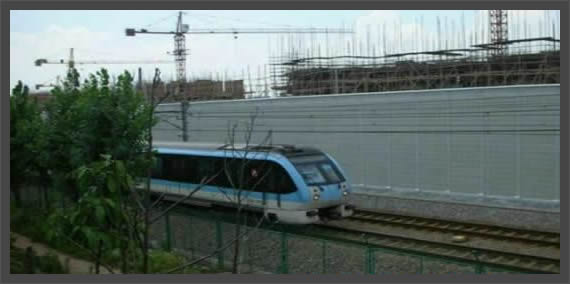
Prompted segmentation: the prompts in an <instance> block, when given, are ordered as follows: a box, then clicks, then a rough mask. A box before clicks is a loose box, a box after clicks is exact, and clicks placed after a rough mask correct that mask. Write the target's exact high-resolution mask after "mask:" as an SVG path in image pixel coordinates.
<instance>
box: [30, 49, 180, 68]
mask: <svg viewBox="0 0 570 284" xmlns="http://www.w3.org/2000/svg"><path fill="white" fill-rule="evenodd" d="M34 63H35V65H36V66H42V65H43V64H65V65H67V67H68V68H69V69H70V70H71V69H72V68H74V67H75V65H76V64H162V63H172V61H170V60H81V61H77V60H75V59H74V56H73V48H70V50H69V59H67V60H64V59H59V60H49V59H45V58H40V59H36V61H34Z"/></svg>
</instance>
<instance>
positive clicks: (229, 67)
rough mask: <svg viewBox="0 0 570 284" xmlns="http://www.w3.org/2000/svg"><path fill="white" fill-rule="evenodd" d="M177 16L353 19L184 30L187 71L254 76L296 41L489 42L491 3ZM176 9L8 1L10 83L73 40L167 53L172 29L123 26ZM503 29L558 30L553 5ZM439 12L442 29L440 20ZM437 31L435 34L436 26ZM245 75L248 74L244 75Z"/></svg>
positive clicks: (336, 48)
mask: <svg viewBox="0 0 570 284" xmlns="http://www.w3.org/2000/svg"><path fill="white" fill-rule="evenodd" d="M184 13H185V14H184V18H183V21H184V23H185V24H189V26H190V29H193V28H196V29H200V28H213V29H217V28H232V29H240V28H245V29H250V28H264V29H271V28H291V29H295V28H300V29H302V28H327V29H341V28H344V29H350V30H352V31H353V34H332V33H329V34H318V35H300V34H292V35H283V34H280V35H279V34H261V35H260V34H239V35H238V36H237V38H235V37H234V36H233V35H227V34H225V35H222V34H207V35H187V36H186V48H187V49H188V53H189V55H188V56H187V66H186V74H187V78H188V79H189V80H192V79H196V78H214V79H224V78H226V79H241V78H248V77H253V78H258V77H263V76H264V75H263V74H268V73H269V72H270V67H269V66H268V65H267V64H268V63H269V61H270V58H272V57H275V56H283V55H285V54H286V53H287V52H288V51H290V50H292V49H294V50H295V51H297V52H299V53H301V55H304V56H318V55H321V56H333V55H345V54H348V53H351V54H356V55H370V56H372V55H376V56H378V55H383V54H390V53H399V52H407V51H427V50H435V49H440V48H464V47H466V46H469V45H471V44H473V43H483V42H488V37H489V35H488V33H487V32H486V30H487V29H488V18H487V11H471V10H470V11H451V10H446V11H435V10H428V11H411V10H398V11H388V10H380V11H368V10H366V11H361V10H348V11H343V10H333V11H330V10H329V11H322V10H320V11H311V10H306V11H298V10H295V11H285V10H278V11H261V10H255V11H245V10H243V11H241V10H240V11H222V10H215V11H208V10H200V11H184ZM177 14H178V11H174V10H172V11H170V10H169V11H148V10H145V11H108V10H105V11H95V10H89V11H72V10H65V11H57V10H45V11H32V10H25V11H11V12H10V84H11V86H15V85H16V83H17V81H18V80H21V81H23V82H24V83H25V84H26V85H28V86H30V88H31V89H32V90H34V89H35V88H34V87H35V85H36V84H48V83H55V82H56V80H57V77H58V76H62V77H63V76H64V74H65V71H66V66H64V65H61V64H54V65H51V64H50V65H43V66H41V67H37V66H34V61H35V60H36V59H39V58H45V59H49V60H59V59H65V60H67V58H68V56H69V49H70V48H74V56H75V60H76V61H81V60H89V61H100V60H104V61H113V60H119V61H124V60H133V61H145V60H146V61H148V60H164V61H172V60H173V58H172V56H171V55H169V54H168V53H167V52H169V51H172V50H173V49H174V40H173V37H172V35H150V34H137V35H136V36H134V37H127V36H125V29H126V28H136V29H141V28H144V29H147V30H149V31H172V30H174V29H175V24H176V20H177ZM508 19H509V39H516V38H524V37H537V36H552V35H553V33H554V36H555V37H556V38H560V12H559V11H539V10H528V11H509V16H508ZM438 22H439V29H438ZM438 35H439V36H438ZM102 67H104V68H106V69H108V70H109V71H110V73H111V74H112V75H118V74H119V73H120V72H122V71H124V70H127V71H129V72H132V73H134V72H135V70H136V69H137V68H138V67H141V68H142V70H143V78H144V79H147V80H150V79H151V78H152V76H153V70H154V69H155V68H157V67H158V68H160V70H161V74H162V75H161V76H162V79H163V80H164V81H168V80H172V79H174V78H175V73H174V72H175V65H174V64H173V63H163V64H108V65H99V64H89V65H87V64H85V65H78V69H79V72H80V74H81V75H82V77H83V78H84V77H86V75H87V74H89V73H94V72H96V71H97V70H98V69H100V68H102ZM246 84H247V81H246Z"/></svg>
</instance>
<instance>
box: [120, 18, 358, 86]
mask: <svg viewBox="0 0 570 284" xmlns="http://www.w3.org/2000/svg"><path fill="white" fill-rule="evenodd" d="M182 14H184V13H183V12H182V11H180V12H179V13H178V21H177V22H176V29H175V30H174V31H149V30H146V29H138V30H137V29H133V28H127V29H126V30H125V34H126V36H135V35H136V34H162V35H174V51H173V52H172V54H173V55H174V61H175V62H176V80H177V82H178V92H179V93H180V94H183V93H184V85H185V83H186V55H187V54H186V50H187V49H186V47H185V46H186V38H185V35H186V34H233V35H237V34H293V33H294V34H299V33H302V34H317V33H322V34H326V33H352V31H349V30H345V29H322V28H321V29H318V28H305V29H298V28H297V29H285V28H279V29H269V28H249V29H232V28H228V29H193V30H190V29H189V25H187V24H184V23H183V21H182Z"/></svg>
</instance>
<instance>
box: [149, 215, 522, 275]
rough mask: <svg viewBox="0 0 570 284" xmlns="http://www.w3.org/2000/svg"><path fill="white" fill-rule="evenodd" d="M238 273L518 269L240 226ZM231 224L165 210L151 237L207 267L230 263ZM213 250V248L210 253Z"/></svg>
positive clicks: (354, 272)
mask: <svg viewBox="0 0 570 284" xmlns="http://www.w3.org/2000/svg"><path fill="white" fill-rule="evenodd" d="M245 229H247V230H250V231H249V232H248V233H247V234H246V235H245V236H244V238H243V240H242V241H241V244H240V246H241V248H240V251H241V253H240V255H239V267H240V272H241V273H279V274H290V273H314V274H321V273H336V274H339V273H340V274H448V273H475V274H489V273H520V272H518V271H514V270H508V269H505V268H502V267H494V266H490V265H487V264H483V263H479V262H476V261H467V260H465V261H458V260H455V259H451V258H446V257H437V256H433V255H426V254H420V253H416V252H402V251H400V250H393V249H390V248H378V247H372V246H367V245H360V244H355V243H351V242H348V241H346V242H344V241H334V240H325V239H319V238H315V237H310V236H306V235H300V234H295V233H290V232H287V231H284V230H273V229H266V228H252V227H245V226H244V230H245ZM234 230H235V224H232V223H229V222H226V221H222V220H219V219H214V218H207V217H204V216H195V215H191V214H188V213H180V212H177V213H170V214H167V215H165V217H164V218H162V219H161V220H159V221H157V222H156V223H155V224H154V225H153V227H152V229H151V240H152V242H153V243H154V244H155V245H160V246H162V247H163V248H165V249H168V250H175V251H178V252H181V253H183V254H184V255H186V256H187V257H189V258H190V259H197V258H199V257H202V256H206V255H210V254H212V255H213V256H212V257H211V258H209V261H208V262H204V263H207V264H208V265H211V266H215V267H218V268H224V267H226V268H227V267H231V264H232V261H233V253H234V251H233V246H229V247H228V248H226V249H224V250H220V248H223V247H224V246H226V245H228V242H231V241H233V240H234ZM216 250H219V252H216Z"/></svg>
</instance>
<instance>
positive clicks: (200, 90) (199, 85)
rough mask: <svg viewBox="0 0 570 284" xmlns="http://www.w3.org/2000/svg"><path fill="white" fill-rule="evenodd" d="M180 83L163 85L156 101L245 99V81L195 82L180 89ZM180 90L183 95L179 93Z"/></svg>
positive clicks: (157, 91) (155, 92)
mask: <svg viewBox="0 0 570 284" xmlns="http://www.w3.org/2000/svg"><path fill="white" fill-rule="evenodd" d="M178 84H179V83H178V82H171V83H167V84H162V86H161V87H159V88H157V89H156V90H155V91H154V97H155V101H156V100H160V101H161V102H164V103H168V102H180V101H185V100H187V101H203V100H204V101H213V100H233V99H243V98H245V88H244V83H243V80H228V81H222V80H204V79H201V80H194V81H191V82H187V83H185V84H184V85H183V86H182V88H181V89H178V86H179V85H178ZM145 85H147V86H146V87H147V89H148V90H147V93H149V94H150V92H151V91H150V83H149V84H145ZM177 90H180V91H181V92H182V93H181V94H180V93H179V92H177Z"/></svg>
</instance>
